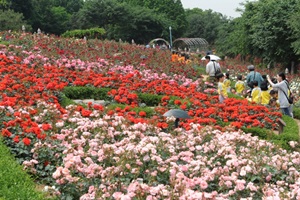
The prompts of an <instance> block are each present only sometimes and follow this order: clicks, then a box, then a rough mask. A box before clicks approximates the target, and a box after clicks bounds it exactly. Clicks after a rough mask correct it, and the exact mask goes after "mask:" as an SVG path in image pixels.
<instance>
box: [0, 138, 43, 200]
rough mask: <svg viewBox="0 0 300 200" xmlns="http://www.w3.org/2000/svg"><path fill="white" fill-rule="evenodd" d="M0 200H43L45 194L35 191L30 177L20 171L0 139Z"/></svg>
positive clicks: (20, 168) (19, 167)
mask: <svg viewBox="0 0 300 200" xmlns="http://www.w3.org/2000/svg"><path fill="white" fill-rule="evenodd" d="M0 158H1V159H0V177H1V178H0V200H2V199H3V200H18V199H28V200H31V199H32V200H43V199H47V198H46V197H45V194H43V193H42V192H38V191H37V190H36V189H35V183H34V181H33V180H32V179H31V177H30V176H29V175H28V174H27V173H26V172H25V171H23V170H22V166H20V165H19V164H18V163H17V162H16V160H15V159H14V157H13V156H12V155H11V153H10V151H9V149H8V148H7V147H6V146H5V145H4V144H3V142H2V138H0Z"/></svg>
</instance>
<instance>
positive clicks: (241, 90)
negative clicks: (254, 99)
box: [234, 74, 246, 96]
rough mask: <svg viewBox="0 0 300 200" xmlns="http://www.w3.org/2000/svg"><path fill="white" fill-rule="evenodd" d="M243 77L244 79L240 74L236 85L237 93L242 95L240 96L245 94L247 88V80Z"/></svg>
mask: <svg viewBox="0 0 300 200" xmlns="http://www.w3.org/2000/svg"><path fill="white" fill-rule="evenodd" d="M242 79H243V76H242V75H240V74H239V75H238V76H237V80H238V81H237V82H236V83H235V85H234V87H235V90H236V93H237V95H240V96H242V95H244V92H245V88H246V86H245V82H244V81H242Z"/></svg>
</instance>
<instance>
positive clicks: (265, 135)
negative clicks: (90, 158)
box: [242, 127, 270, 139]
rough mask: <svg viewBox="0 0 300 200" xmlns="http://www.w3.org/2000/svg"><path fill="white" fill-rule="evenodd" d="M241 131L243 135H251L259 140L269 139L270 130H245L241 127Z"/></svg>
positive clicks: (252, 128) (258, 128) (257, 128)
mask: <svg viewBox="0 0 300 200" xmlns="http://www.w3.org/2000/svg"><path fill="white" fill-rule="evenodd" d="M242 130H243V131H244V132H245V133H251V134H252V135H253V136H258V137H259V138H260V139H268V138H269V137H270V130H268V129H264V128H260V127H251V128H245V127H243V128H242Z"/></svg>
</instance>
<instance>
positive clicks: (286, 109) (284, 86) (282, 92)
mask: <svg viewBox="0 0 300 200" xmlns="http://www.w3.org/2000/svg"><path fill="white" fill-rule="evenodd" d="M276 78H277V82H278V83H276V84H274V83H273V82H272V81H271V79H270V76H267V80H268V82H269V84H270V85H271V86H272V88H274V89H277V91H278V100H279V106H280V109H281V111H282V113H283V114H284V115H287V116H290V117H293V115H292V113H291V109H290V104H289V101H288V98H287V96H286V95H289V89H288V88H289V86H288V82H287V80H286V78H285V74H284V72H280V73H278V74H277V76H276Z"/></svg>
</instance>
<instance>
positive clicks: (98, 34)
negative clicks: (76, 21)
mask: <svg viewBox="0 0 300 200" xmlns="http://www.w3.org/2000/svg"><path fill="white" fill-rule="evenodd" d="M105 33H106V32H105V30H104V29H103V28H90V29H85V30H79V29H76V30H71V31H66V32H65V33H63V34H62V35H61V36H62V37H69V38H70V37H71V38H72V37H75V38H83V37H85V36H86V37H88V38H92V39H96V38H97V39H100V38H102V37H103V35H104V34H105Z"/></svg>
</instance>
